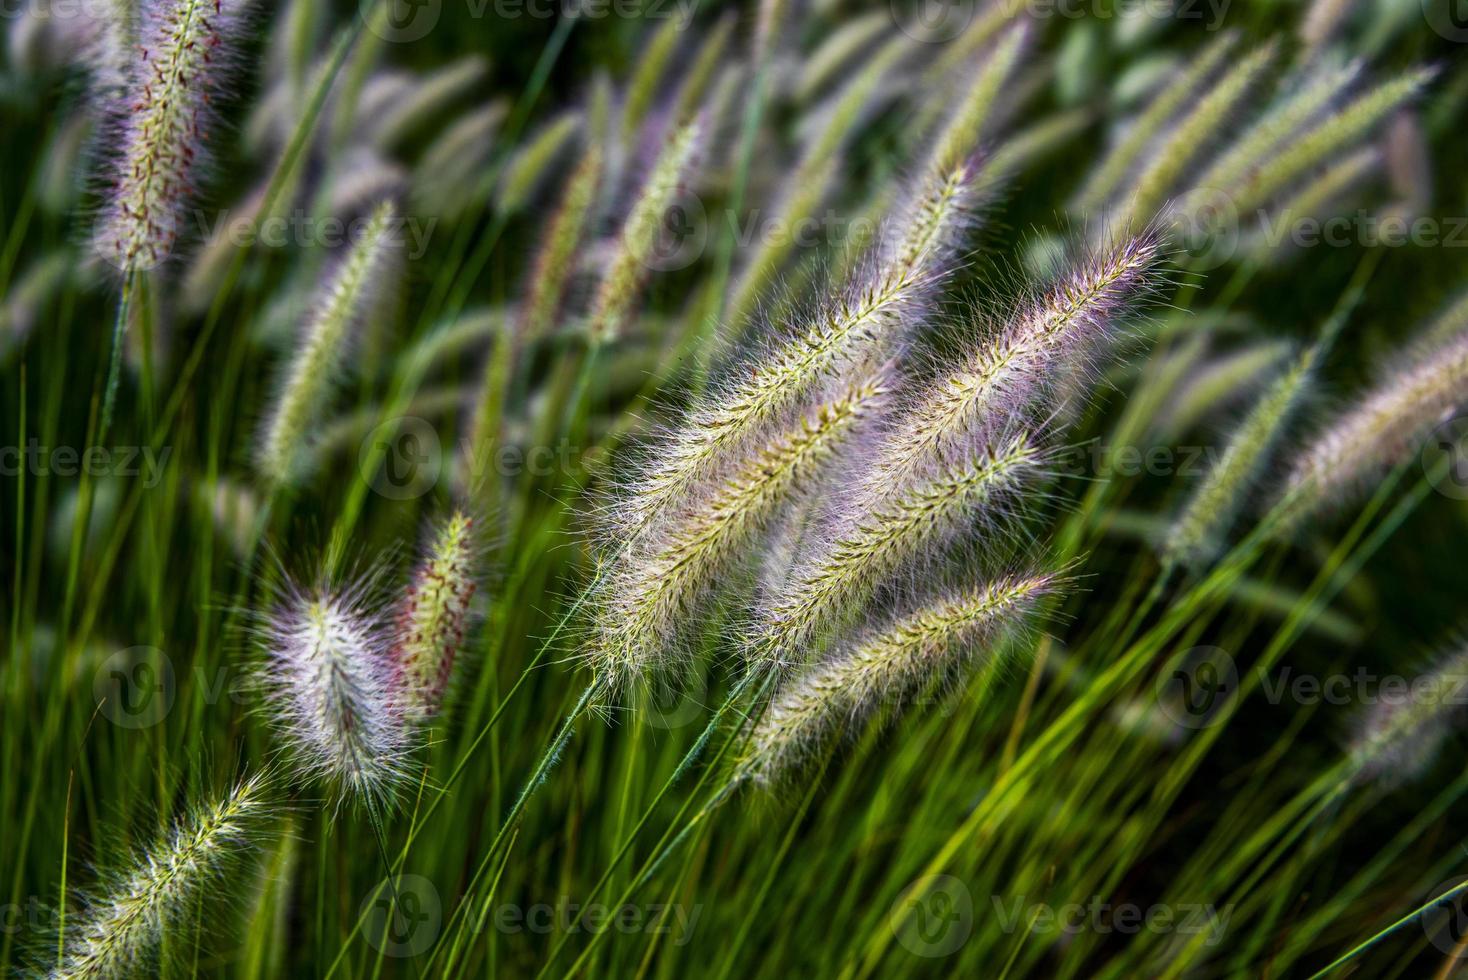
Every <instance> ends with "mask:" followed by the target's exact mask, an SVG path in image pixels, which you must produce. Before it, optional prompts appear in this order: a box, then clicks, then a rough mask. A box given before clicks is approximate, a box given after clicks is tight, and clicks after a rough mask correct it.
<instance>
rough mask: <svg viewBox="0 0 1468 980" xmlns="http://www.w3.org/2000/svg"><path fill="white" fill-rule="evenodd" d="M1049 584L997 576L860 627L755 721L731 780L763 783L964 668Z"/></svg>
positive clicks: (988, 655)
mask: <svg viewBox="0 0 1468 980" xmlns="http://www.w3.org/2000/svg"><path fill="white" fill-rule="evenodd" d="M1058 586H1059V579H1058V578H1057V577H1056V576H1054V575H1048V574H1047V575H1030V576H1015V577H1006V578H999V579H996V580H994V581H992V582H989V583H987V584H984V585H982V586H979V587H978V588H973V589H968V590H965V591H962V592H959V593H957V594H954V595H951V596H948V597H946V598H944V599H941V600H938V601H936V602H933V603H931V604H929V605H927V606H925V607H924V608H922V609H920V610H919V611H917V612H916V613H913V614H911V615H909V616H906V617H904V618H902V619H899V620H897V621H896V622H894V623H892V624H890V625H888V626H885V627H883V628H881V629H878V630H872V631H869V632H868V633H866V634H865V635H864V636H863V637H861V638H860V639H858V640H856V641H854V642H852V643H850V644H848V645H846V646H845V647H843V648H841V649H839V650H838V651H836V652H835V653H833V654H832V655H831V656H830V657H828V658H827V659H825V660H823V661H821V662H820V663H817V664H814V665H812V666H810V667H808V668H806V669H805V670H804V671H803V672H801V673H800V674H798V675H797V676H795V677H794V678H792V679H791V680H790V681H789V682H788V683H786V684H785V686H784V687H783V688H782V689H781V690H780V691H779V692H778V693H777V694H776V695H775V698H774V701H773V703H772V704H771V705H770V707H769V708H768V709H767V710H766V711H765V713H764V715H763V716H762V717H761V718H760V720H759V722H758V724H757V725H756V726H755V728H754V731H753V734H752V736H751V738H750V742H749V747H748V749H747V751H746V755H745V756H744V758H743V759H742V760H741V761H740V763H739V765H738V768H737V770H736V778H741V779H750V780H753V781H755V782H757V783H760V784H764V785H771V784H779V783H781V782H784V781H785V780H787V779H788V778H789V777H790V776H792V775H793V774H794V773H795V772H796V771H797V770H798V769H799V768H800V766H801V764H802V763H803V762H804V761H805V760H806V759H807V758H808V757H809V756H810V755H811V754H812V753H813V752H815V750H817V749H818V748H820V747H821V746H822V745H823V744H825V743H826V742H827V741H828V740H829V739H830V738H831V737H833V736H834V735H835V734H837V732H838V731H842V730H844V731H846V732H847V733H848V734H855V733H856V730H857V729H858V728H859V726H860V725H861V724H862V723H863V722H864V721H865V720H866V719H868V718H869V717H871V716H873V715H876V714H878V713H880V712H882V711H883V710H885V709H900V708H901V707H902V706H903V705H904V704H906V703H907V702H908V701H910V700H911V699H912V698H913V697H914V696H916V695H918V694H920V693H922V692H923V691H924V690H927V689H929V688H931V687H933V686H935V685H937V684H939V683H940V682H942V681H943V680H946V679H949V678H951V677H952V676H953V674H954V673H955V672H956V671H958V670H960V669H962V668H965V667H972V666H975V665H979V664H983V663H985V662H992V661H993V660H994V658H995V657H996V656H997V655H998V654H999V653H1000V652H1001V650H1002V649H1003V647H1004V643H1005V640H1006V634H1008V633H1011V632H1013V631H1014V630H1015V629H1017V628H1019V627H1020V626H1022V625H1023V623H1024V621H1025V619H1026V617H1027V616H1028V615H1029V614H1030V613H1031V612H1032V611H1033V610H1034V609H1035V607H1036V604H1037V603H1038V602H1039V601H1040V600H1041V599H1042V598H1043V597H1044V596H1047V595H1050V594H1053V593H1054V592H1055V591H1056V589H1057V587H1058Z"/></svg>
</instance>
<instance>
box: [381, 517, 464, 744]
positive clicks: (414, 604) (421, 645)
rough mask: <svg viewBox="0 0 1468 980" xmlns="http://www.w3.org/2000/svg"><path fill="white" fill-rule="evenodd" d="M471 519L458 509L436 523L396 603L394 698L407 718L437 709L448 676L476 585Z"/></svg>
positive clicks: (431, 713)
mask: <svg viewBox="0 0 1468 980" xmlns="http://www.w3.org/2000/svg"><path fill="white" fill-rule="evenodd" d="M474 535H475V528H474V520H473V518H471V517H470V516H469V515H468V514H466V513H464V512H463V511H462V510H460V511H455V512H454V514H453V515H452V516H450V517H449V519H448V520H447V521H445V522H444V523H443V524H442V526H441V527H439V528H438V529H437V530H436V531H435V532H434V535H433V540H432V542H431V543H430V544H429V546H428V549H427V552H426V554H425V555H424V556H423V560H422V561H421V562H420V563H419V565H418V566H417V568H415V569H414V570H413V581H412V584H411V585H409V587H408V592H407V594H406V595H405V596H403V598H402V600H401V602H400V603H399V605H398V612H397V622H396V624H395V627H394V632H393V645H392V653H391V660H392V667H393V670H394V671H395V675H396V687H397V694H396V696H395V700H396V701H397V703H398V705H399V706H400V707H401V709H402V710H403V711H404V712H406V714H407V715H408V716H409V717H410V718H414V719H420V718H431V717H433V716H434V715H436V714H438V712H439V710H440V708H441V707H442V705H443V701H444V695H445V693H446V692H447V691H448V689H449V685H450V682H451V681H452V680H453V676H454V665H455V663H456V661H457V660H458V656H459V651H460V649H461V648H462V647H463V645H464V635H465V632H466V631H467V630H468V628H469V611H470V606H471V602H472V600H473V598H474V593H475V591H476V590H477V589H478V587H479V580H478V575H477V570H476V566H477V564H478V561H479V557H478V547H477V545H476V542H475V539H474Z"/></svg>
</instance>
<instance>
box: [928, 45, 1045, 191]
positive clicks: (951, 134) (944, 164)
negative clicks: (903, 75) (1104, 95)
mask: <svg viewBox="0 0 1468 980" xmlns="http://www.w3.org/2000/svg"><path fill="white" fill-rule="evenodd" d="M1029 36H1030V24H1029V21H1027V20H1021V21H1020V22H1019V23H1017V24H1015V25H1014V26H1013V27H1011V28H1009V29H1008V31H1006V32H1005V34H1004V36H1003V37H1001V38H1000V39H999V41H998V42H997V43H996V44H995V45H994V49H993V50H992V51H991V52H990V54H989V57H987V58H985V59H983V60H982V61H981V62H979V65H978V68H977V69H976V70H975V71H974V73H973V76H972V77H971V78H970V79H968V84H967V85H966V86H965V87H964V90H963V98H962V99H961V100H960V101H959V103H958V106H957V108H955V109H954V111H953V114H952V115H951V116H950V117H949V119H948V122H947V123H946V124H945V125H944V127H943V131H942V132H941V133H940V134H939V135H938V140H937V142H936V143H935V144H934V146H933V150H932V153H931V156H930V158H929V166H930V167H931V168H932V169H935V170H939V171H946V170H951V169H952V168H954V167H957V166H959V165H961V164H962V163H963V161H964V160H966V159H967V158H968V157H969V156H970V155H971V154H972V153H973V152H974V150H975V148H977V147H978V146H979V140H980V138H981V137H982V136H983V135H984V134H985V132H986V131H987V128H988V126H990V125H991V124H992V121H993V118H994V116H995V114H996V111H997V109H998V104H997V103H998V102H999V97H1000V93H1001V92H1002V91H1003V90H1004V86H1005V84H1006V83H1007V82H1008V81H1009V77H1010V75H1011V73H1012V72H1013V71H1014V67H1015V65H1016V64H1017V63H1018V61H1019V58H1020V54H1021V53H1022V52H1023V50H1024V48H1025V45H1026V42H1027V41H1028V39H1029Z"/></svg>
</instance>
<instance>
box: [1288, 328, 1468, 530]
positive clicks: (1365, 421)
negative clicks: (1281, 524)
mask: <svg viewBox="0 0 1468 980" xmlns="http://www.w3.org/2000/svg"><path fill="white" fill-rule="evenodd" d="M1465 403H1468V335H1464V336H1459V337H1456V338H1453V339H1451V340H1449V341H1448V342H1447V343H1445V344H1441V345H1438V346H1436V347H1430V348H1427V349H1424V350H1422V351H1421V352H1420V353H1419V354H1418V355H1417V357H1416V358H1415V359H1414V360H1412V361H1410V362H1409V363H1407V364H1406V365H1405V366H1404V367H1403V368H1401V369H1399V370H1398V371H1396V372H1395V373H1394V374H1393V375H1392V376H1391V377H1389V378H1388V379H1387V380H1386V381H1384V382H1383V383H1382V384H1380V385H1378V386H1377V387H1376V388H1375V389H1374V390H1373V391H1371V392H1370V393H1368V394H1367V395H1366V396H1365V398H1364V399H1362V400H1361V401H1360V402H1359V404H1358V405H1357V406H1356V407H1355V408H1353V409H1350V410H1349V411H1347V412H1346V413H1345V414H1343V415H1341V416H1340V417H1339V418H1338V419H1336V421H1335V422H1334V423H1333V424H1331V425H1330V426H1329V427H1328V428H1326V429H1325V430H1324V431H1322V432H1321V433H1320V434H1319V435H1317V436H1316V437H1315V440H1314V441H1313V442H1312V443H1311V444H1310V445H1309V446H1308V447H1307V448H1306V449H1305V451H1304V452H1303V453H1302V454H1301V455H1300V457H1299V459H1298V461H1297V462H1296V464H1295V466H1294V468H1293V469H1292V470H1291V472H1290V475H1289V478H1288V481H1287V484H1286V490H1287V493H1288V494H1289V495H1290V496H1291V504H1290V508H1291V509H1290V516H1291V519H1292V520H1295V521H1298V520H1300V519H1301V518H1303V517H1304V516H1306V515H1307V514H1310V513H1313V512H1314V511H1316V510H1317V509H1319V508H1320V507H1321V506H1322V505H1324V504H1325V503H1327V502H1328V501H1330V500H1332V499H1339V498H1343V497H1348V496H1350V495H1352V494H1353V493H1355V492H1356V491H1358V490H1359V489H1361V488H1362V487H1363V486H1365V485H1366V484H1368V483H1369V482H1370V480H1371V479H1372V477H1374V476H1376V475H1378V474H1380V473H1381V472H1382V471H1384V470H1386V469H1389V468H1390V467H1392V466H1393V465H1395V464H1397V463H1398V462H1400V461H1402V460H1403V459H1404V458H1406V456H1407V455H1408V454H1409V453H1411V452H1412V451H1413V450H1415V449H1416V448H1417V447H1418V446H1419V445H1421V443H1422V441H1423V440H1424V439H1425V438H1426V437H1427V436H1428V434H1429V433H1430V432H1431V431H1432V429H1433V427H1434V426H1436V425H1438V424H1439V423H1440V422H1442V421H1443V420H1444V419H1446V418H1447V417H1448V416H1450V415H1451V413H1452V412H1453V410H1454V409H1455V408H1458V407H1460V406H1462V405H1463V404H1465Z"/></svg>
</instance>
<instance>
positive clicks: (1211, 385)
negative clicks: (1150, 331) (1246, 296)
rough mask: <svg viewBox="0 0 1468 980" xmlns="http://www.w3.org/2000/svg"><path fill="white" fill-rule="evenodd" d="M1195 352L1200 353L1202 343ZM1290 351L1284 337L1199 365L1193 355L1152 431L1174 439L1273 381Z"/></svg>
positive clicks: (1159, 413)
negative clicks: (1261, 384) (1262, 383)
mask: <svg viewBox="0 0 1468 980" xmlns="http://www.w3.org/2000/svg"><path fill="white" fill-rule="evenodd" d="M1197 353H1199V354H1201V345H1200V350H1199V351H1198V352H1197ZM1293 353H1294V345H1293V344H1291V343H1290V342H1289V341H1287V340H1266V341H1260V342H1258V343H1254V344H1249V345H1246V346H1244V347H1241V348H1239V349H1238V350H1234V351H1230V352H1228V353H1226V354H1220V355H1218V356H1215V357H1213V358H1210V359H1208V360H1206V361H1203V362H1202V363H1201V364H1199V363H1197V361H1198V358H1197V356H1195V357H1193V358H1192V362H1191V363H1189V364H1188V365H1185V371H1186V373H1185V374H1183V375H1181V376H1180V377H1179V379H1178V382H1177V384H1176V385H1175V387H1174V393H1173V394H1172V395H1171V396H1170V397H1169V398H1168V400H1167V401H1166V403H1165V405H1164V407H1163V408H1162V409H1161V410H1159V411H1158V413H1157V418H1156V419H1155V420H1154V421H1153V425H1152V431H1153V432H1155V433H1157V435H1158V437H1159V438H1160V439H1162V440H1163V441H1164V442H1169V443H1170V442H1175V441H1177V440H1178V439H1179V438H1181V437H1182V436H1183V435H1185V434H1186V433H1188V432H1191V431H1192V429H1193V428H1194V427H1195V426H1197V425H1198V424H1199V423H1200V422H1201V421H1202V420H1203V419H1205V418H1208V417H1210V416H1212V415H1213V414H1214V413H1216V412H1218V411H1220V410H1221V409H1224V408H1227V407H1228V406H1230V405H1236V404H1238V403H1239V400H1240V398H1243V397H1248V396H1250V395H1253V394H1256V393H1257V392H1258V391H1259V386H1260V383H1261V382H1264V383H1268V382H1269V381H1272V380H1274V378H1276V377H1277V376H1278V375H1279V373H1280V370H1281V369H1282V368H1283V367H1284V365H1285V364H1286V363H1287V362H1288V361H1289V359H1290V357H1291V356H1292V354H1293Z"/></svg>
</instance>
